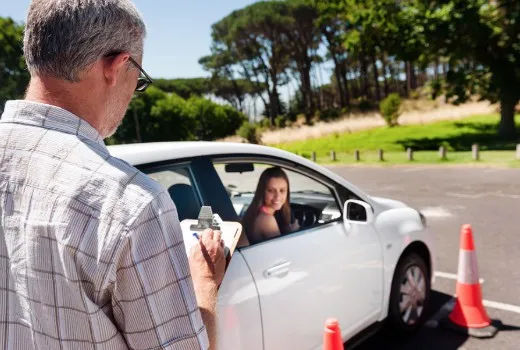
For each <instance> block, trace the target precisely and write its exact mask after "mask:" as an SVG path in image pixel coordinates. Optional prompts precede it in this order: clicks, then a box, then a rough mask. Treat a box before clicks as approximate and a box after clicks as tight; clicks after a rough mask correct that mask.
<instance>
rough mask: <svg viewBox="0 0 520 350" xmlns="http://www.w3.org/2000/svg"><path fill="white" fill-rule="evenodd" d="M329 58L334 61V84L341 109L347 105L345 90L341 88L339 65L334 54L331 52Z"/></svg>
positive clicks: (341, 80)
mask: <svg viewBox="0 0 520 350" xmlns="http://www.w3.org/2000/svg"><path fill="white" fill-rule="evenodd" d="M331 56H332V60H333V61H334V74H335V75H336V82H337V84H338V93H339V105H340V106H341V108H343V107H345V106H346V105H347V102H346V101H345V90H344V88H343V79H342V77H341V68H340V66H339V65H340V63H339V61H338V57H337V56H336V54H335V53H333V52H331Z"/></svg>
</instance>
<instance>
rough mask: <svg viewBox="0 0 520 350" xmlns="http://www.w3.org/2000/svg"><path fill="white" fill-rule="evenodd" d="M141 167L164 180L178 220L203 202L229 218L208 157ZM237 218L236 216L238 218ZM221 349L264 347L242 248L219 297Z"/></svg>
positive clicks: (193, 215)
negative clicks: (241, 252) (175, 208)
mask: <svg viewBox="0 0 520 350" xmlns="http://www.w3.org/2000/svg"><path fill="white" fill-rule="evenodd" d="M139 168H140V170H142V171H143V172H145V173H146V174H147V175H148V176H150V177H151V178H153V179H154V180H156V181H157V182H159V183H160V184H162V185H163V186H164V187H165V188H166V189H167V190H168V192H169V194H170V196H171V197H172V200H173V201H174V203H175V205H176V207H177V213H178V216H179V220H181V221H182V220H183V219H196V218H197V217H198V213H199V211H200V208H201V205H202V204H204V205H211V206H212V208H213V210H214V212H215V213H218V214H220V215H221V216H222V217H225V218H226V219H227V220H229V219H230V218H229V215H232V214H230V213H229V212H230V210H231V211H232V210H233V209H232V207H230V205H231V204H230V202H229V199H228V198H227V194H226V192H225V189H224V187H223V185H222V183H221V182H220V179H219V178H218V176H217V175H216V173H215V170H214V168H213V166H212V165H211V162H210V161H209V160H208V159H207V158H203V157H200V158H196V159H192V160H191V161H184V162H178V163H175V162H172V163H168V164H145V165H141V166H140V167H139ZM235 219H236V218H235ZM217 317H218V319H217V334H218V337H217V339H218V344H217V345H218V346H217V348H218V349H249V350H262V349H263V348H264V347H263V339H262V326H261V324H262V321H261V319H260V305H259V299H258V293H257V289H256V287H255V284H254V281H253V278H252V275H251V273H250V271H249V269H248V268H247V265H246V263H245V260H244V258H243V256H242V255H241V254H240V252H238V251H236V252H235V253H234V254H233V257H232V259H231V261H230V263H229V265H228V267H227V269H226V274H225V276H224V280H223V281H222V284H221V285H220V288H219V293H218V300H217Z"/></svg>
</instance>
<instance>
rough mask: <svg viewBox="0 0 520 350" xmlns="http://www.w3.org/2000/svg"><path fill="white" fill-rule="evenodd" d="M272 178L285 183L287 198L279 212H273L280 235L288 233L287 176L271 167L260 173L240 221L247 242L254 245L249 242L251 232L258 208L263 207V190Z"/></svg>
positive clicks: (288, 200) (288, 196)
mask: <svg viewBox="0 0 520 350" xmlns="http://www.w3.org/2000/svg"><path fill="white" fill-rule="evenodd" d="M272 178H282V179H284V180H285V182H286V183H287V198H286V200H285V203H284V204H283V205H282V207H281V208H280V210H277V211H276V212H275V218H276V219H277V222H278V228H279V229H280V233H282V234H284V233H289V231H290V227H289V224H290V223H291V206H290V202H291V198H290V193H291V190H290V187H289V178H288V177H287V174H286V173H285V172H284V171H283V170H282V169H281V168H279V167H273V168H269V169H266V170H264V171H263V172H262V175H260V179H259V180H258V185H257V186H256V192H255V196H254V197H253V201H252V202H251V204H250V205H249V208H247V211H246V214H245V215H244V217H243V219H242V225H243V228H244V231H245V232H246V235H247V238H249V241H250V242H251V243H254V242H253V241H252V240H251V237H252V235H251V233H252V232H251V231H252V230H253V228H254V224H255V220H256V217H257V216H258V214H259V213H260V208H261V207H262V206H263V205H264V195H265V190H266V188H267V184H268V183H269V180H271V179H272Z"/></svg>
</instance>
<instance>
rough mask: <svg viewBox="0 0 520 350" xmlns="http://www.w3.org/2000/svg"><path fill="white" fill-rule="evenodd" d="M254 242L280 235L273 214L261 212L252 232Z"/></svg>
mask: <svg viewBox="0 0 520 350" xmlns="http://www.w3.org/2000/svg"><path fill="white" fill-rule="evenodd" d="M251 236H252V238H253V239H252V241H253V242H261V241H264V240H266V239H269V238H274V237H277V236H280V229H279V228H278V223H277V222H276V219H275V218H274V216H273V215H267V214H264V213H259V214H258V216H257V217H256V220H255V224H254V225H253V232H251Z"/></svg>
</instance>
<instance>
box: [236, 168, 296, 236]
mask: <svg viewBox="0 0 520 350" xmlns="http://www.w3.org/2000/svg"><path fill="white" fill-rule="evenodd" d="M289 194H290V189H289V178H288V177H287V174H285V172H284V171H283V170H282V169H280V168H279V167H273V168H269V169H266V170H264V171H263V172H262V175H260V179H259V180H258V185H257V187H256V192H255V196H254V198H253V201H252V202H251V204H250V205H249V208H248V209H247V211H246V214H245V215H244V218H243V220H242V224H243V228H244V231H245V233H246V235H247V238H248V239H249V243H250V244H254V243H257V242H262V241H264V240H266V239H270V238H274V237H277V236H280V235H281V234H285V233H289V232H291V231H294V230H297V229H298V224H297V223H291V206H290V195H289Z"/></svg>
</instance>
